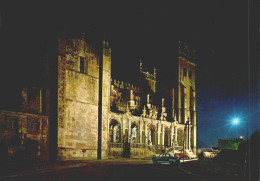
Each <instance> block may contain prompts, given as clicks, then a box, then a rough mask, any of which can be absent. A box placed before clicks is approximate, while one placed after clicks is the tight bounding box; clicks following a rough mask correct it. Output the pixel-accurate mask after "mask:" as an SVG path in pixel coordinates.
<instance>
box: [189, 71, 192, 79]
mask: <svg viewBox="0 0 260 181" xmlns="http://www.w3.org/2000/svg"><path fill="white" fill-rule="evenodd" d="M189 78H190V79H192V71H191V70H190V71H189Z"/></svg>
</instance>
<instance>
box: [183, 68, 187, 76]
mask: <svg viewBox="0 0 260 181" xmlns="http://www.w3.org/2000/svg"><path fill="white" fill-rule="evenodd" d="M183 76H184V77H186V76H187V68H183Z"/></svg>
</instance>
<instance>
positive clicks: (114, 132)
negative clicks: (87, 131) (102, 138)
mask: <svg viewBox="0 0 260 181" xmlns="http://www.w3.org/2000/svg"><path fill="white" fill-rule="evenodd" d="M109 142H121V125H120V123H119V122H118V121H116V120H115V119H111V121H110V124H109Z"/></svg>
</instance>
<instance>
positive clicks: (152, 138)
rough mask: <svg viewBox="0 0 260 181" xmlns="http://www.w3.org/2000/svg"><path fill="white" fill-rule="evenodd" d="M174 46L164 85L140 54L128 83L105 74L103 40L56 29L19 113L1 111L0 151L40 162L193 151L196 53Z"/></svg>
mask: <svg viewBox="0 0 260 181" xmlns="http://www.w3.org/2000/svg"><path fill="white" fill-rule="evenodd" d="M176 45H177V46H176V47H177V50H176V52H177V56H176V57H174V58H173V60H172V62H173V63H172V65H171V67H172V71H171V74H170V76H169V77H168V78H167V79H168V80H167V85H166V84H162V83H161V82H160V81H159V80H158V74H157V67H156V66H154V67H153V68H152V69H151V68H150V69H147V67H146V64H145V63H144V61H143V60H141V59H140V60H139V67H138V75H136V76H137V77H138V79H137V80H138V81H136V82H135V83H132V82H127V81H125V80H120V79H119V78H115V77H112V72H111V71H112V69H111V66H113V64H112V62H111V61H113V60H111V51H113V50H111V44H110V42H109V41H107V40H102V41H100V42H98V43H96V42H94V41H93V40H92V39H89V38H88V35H87V34H85V33H77V34H76V35H75V34H73V35H71V34H66V33H63V34H59V36H57V37H56V39H55V40H54V41H53V42H52V44H51V46H48V47H47V48H46V49H47V50H48V51H46V54H45V56H44V58H43V59H44V62H45V67H44V76H45V79H44V83H43V84H41V86H30V87H23V88H22V89H21V98H22V99H21V100H22V101H21V111H9V110H0V129H1V134H0V144H4V145H6V146H5V147H6V148H5V149H2V150H0V151H1V152H2V153H4V154H5V155H6V156H7V157H8V158H19V157H21V155H23V154H21V153H25V152H26V153H27V152H28V153H29V155H30V156H28V157H30V158H41V159H43V160H49V159H57V160H72V159H105V158H113V157H128V158H144V157H151V156H153V155H155V154H157V153H162V152H175V151H179V150H183V149H185V150H189V151H191V152H193V153H195V154H196V149H197V147H196V145H197V127H196V93H195V92H196V89H195V76H196V61H195V52H194V51H190V50H189V48H188V46H187V45H185V44H184V43H182V42H176ZM27 147H28V149H27ZM21 148H23V149H21ZM26 150H27V151H26ZM27 155H28V154H27Z"/></svg>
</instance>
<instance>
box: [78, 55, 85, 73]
mask: <svg viewBox="0 0 260 181" xmlns="http://www.w3.org/2000/svg"><path fill="white" fill-rule="evenodd" d="M79 66H80V67H79V71H80V72H81V73H84V58H83V57H80V65H79Z"/></svg>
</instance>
